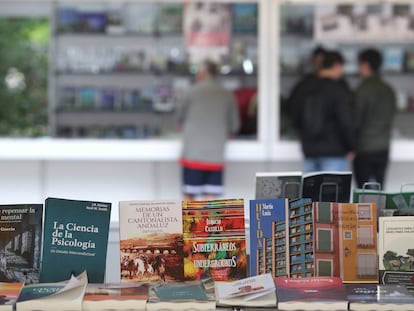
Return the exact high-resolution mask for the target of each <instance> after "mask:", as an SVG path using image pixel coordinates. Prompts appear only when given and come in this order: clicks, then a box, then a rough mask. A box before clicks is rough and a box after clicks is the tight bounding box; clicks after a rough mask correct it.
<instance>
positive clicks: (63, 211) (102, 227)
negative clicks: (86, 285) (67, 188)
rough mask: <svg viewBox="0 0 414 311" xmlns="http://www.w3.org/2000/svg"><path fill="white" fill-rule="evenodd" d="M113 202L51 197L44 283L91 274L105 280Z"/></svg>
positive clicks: (47, 209) (97, 280)
mask: <svg viewBox="0 0 414 311" xmlns="http://www.w3.org/2000/svg"><path fill="white" fill-rule="evenodd" d="M110 217H111V203H106V202H95V201H80V200H67V199H58V198H47V199H46V204H45V220H44V224H45V225H44V226H45V229H44V242H43V260H42V269H41V271H40V282H42V283H50V282H59V281H64V280H67V279H69V278H70V276H71V275H79V274H80V273H82V271H86V272H87V273H88V278H89V281H90V282H92V283H103V282H104V279H105V267H106V252H107V246H108V234H109V224H110Z"/></svg>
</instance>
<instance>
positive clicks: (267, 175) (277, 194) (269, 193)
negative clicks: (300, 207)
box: [255, 172, 302, 200]
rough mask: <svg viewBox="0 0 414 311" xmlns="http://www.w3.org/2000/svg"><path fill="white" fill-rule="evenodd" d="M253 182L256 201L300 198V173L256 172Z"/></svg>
mask: <svg viewBox="0 0 414 311" xmlns="http://www.w3.org/2000/svg"><path fill="white" fill-rule="evenodd" d="M255 180H256V195H255V199H256V200H260V199H284V198H288V199H290V200H292V199H297V198H300V197H301V187H302V173H301V172H258V173H256V176H255Z"/></svg>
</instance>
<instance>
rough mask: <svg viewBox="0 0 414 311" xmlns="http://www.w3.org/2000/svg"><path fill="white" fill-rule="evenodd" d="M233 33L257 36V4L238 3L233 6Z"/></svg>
mask: <svg viewBox="0 0 414 311" xmlns="http://www.w3.org/2000/svg"><path fill="white" fill-rule="evenodd" d="M232 15H233V29H232V31H233V33H235V34H256V33H257V17H258V6H257V3H237V4H233V5H232Z"/></svg>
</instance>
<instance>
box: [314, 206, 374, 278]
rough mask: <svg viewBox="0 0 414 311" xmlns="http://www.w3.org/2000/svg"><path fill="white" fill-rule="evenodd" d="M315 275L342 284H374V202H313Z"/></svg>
mask: <svg viewBox="0 0 414 311" xmlns="http://www.w3.org/2000/svg"><path fill="white" fill-rule="evenodd" d="M313 212H314V224H313V226H314V229H313V231H314V233H313V234H314V263H315V275H316V276H335V277H341V278H342V280H343V282H344V283H377V280H378V277H377V271H378V268H377V267H378V265H377V216H376V208H375V203H358V204H355V203H329V202H314V203H313Z"/></svg>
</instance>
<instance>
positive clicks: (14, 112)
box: [0, 18, 49, 137]
mask: <svg viewBox="0 0 414 311" xmlns="http://www.w3.org/2000/svg"><path fill="white" fill-rule="evenodd" d="M48 41H49V22H48V21H47V20H45V19H28V18H0V135H1V136H31V137H33V136H42V135H45V134H46V133H47V80H48ZM11 68H16V70H17V72H20V73H22V74H23V76H24V85H25V87H21V88H10V87H8V85H7V84H6V82H5V81H6V77H10V72H11ZM8 74H9V75H8Z"/></svg>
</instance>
